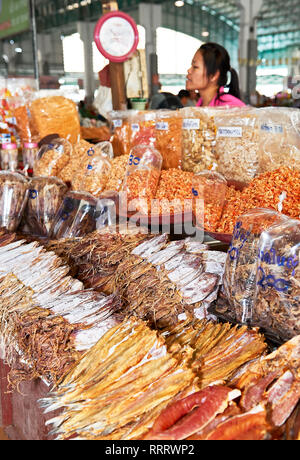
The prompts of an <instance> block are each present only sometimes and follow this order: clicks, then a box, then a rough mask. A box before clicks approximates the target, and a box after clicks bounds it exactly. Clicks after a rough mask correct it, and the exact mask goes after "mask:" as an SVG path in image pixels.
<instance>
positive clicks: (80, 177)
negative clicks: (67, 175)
mask: <svg viewBox="0 0 300 460" xmlns="http://www.w3.org/2000/svg"><path fill="white" fill-rule="evenodd" d="M110 168H111V164H110V161H109V160H108V159H107V158H106V157H105V156H104V155H103V154H102V152H101V151H100V152H99V153H98V152H97V150H96V149H94V148H91V149H89V150H88V151H87V155H86V158H85V157H84V158H83V161H82V163H81V168H80V170H79V171H78V172H77V174H75V177H74V178H73V179H72V189H73V190H76V191H83V192H88V193H90V194H91V195H93V196H95V197H99V196H100V195H101V192H103V191H104V189H105V186H106V183H107V181H108V177H109V173H110Z"/></svg>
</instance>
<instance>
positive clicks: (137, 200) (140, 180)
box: [122, 144, 162, 214]
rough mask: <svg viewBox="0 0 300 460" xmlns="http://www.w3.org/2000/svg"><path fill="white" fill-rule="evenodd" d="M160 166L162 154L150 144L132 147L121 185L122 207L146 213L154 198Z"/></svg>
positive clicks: (130, 210)
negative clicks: (125, 204) (125, 203)
mask: <svg viewBox="0 0 300 460" xmlns="http://www.w3.org/2000/svg"><path fill="white" fill-rule="evenodd" d="M161 167H162V156H161V154H160V153H159V151H158V150H156V149H155V148H154V147H153V144H152V145H139V146H136V147H134V148H133V149H132V150H131V152H130V155H129V158H128V164H127V169H126V174H125V178H124V183H123V186H122V192H123V193H122V207H124V201H123V200H124V199H126V201H127V209H128V211H129V212H135V211H142V212H144V213H146V214H148V212H149V209H150V206H151V201H152V200H154V198H155V195H156V190H157V187H158V183H159V178H160V173H161Z"/></svg>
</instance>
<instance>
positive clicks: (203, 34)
mask: <svg viewBox="0 0 300 460" xmlns="http://www.w3.org/2000/svg"><path fill="white" fill-rule="evenodd" d="M201 35H202V37H208V36H209V32H208V31H207V30H204V31H203V32H202V34H201Z"/></svg>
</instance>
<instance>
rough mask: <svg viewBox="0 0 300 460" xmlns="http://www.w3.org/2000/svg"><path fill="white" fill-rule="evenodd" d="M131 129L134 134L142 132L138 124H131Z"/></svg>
mask: <svg viewBox="0 0 300 460" xmlns="http://www.w3.org/2000/svg"><path fill="white" fill-rule="evenodd" d="M131 129H132V131H133V132H134V133H138V132H139V130H140V125H139V124H138V123H132V124H131Z"/></svg>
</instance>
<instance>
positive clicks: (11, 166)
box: [0, 143, 19, 171]
mask: <svg viewBox="0 0 300 460" xmlns="http://www.w3.org/2000/svg"><path fill="white" fill-rule="evenodd" d="M0 155H1V169H2V170H4V171H8V170H9V171H16V170H17V169H18V156H19V153H18V147H17V144H12V143H9V144H6V143H2V144H1V151H0Z"/></svg>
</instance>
